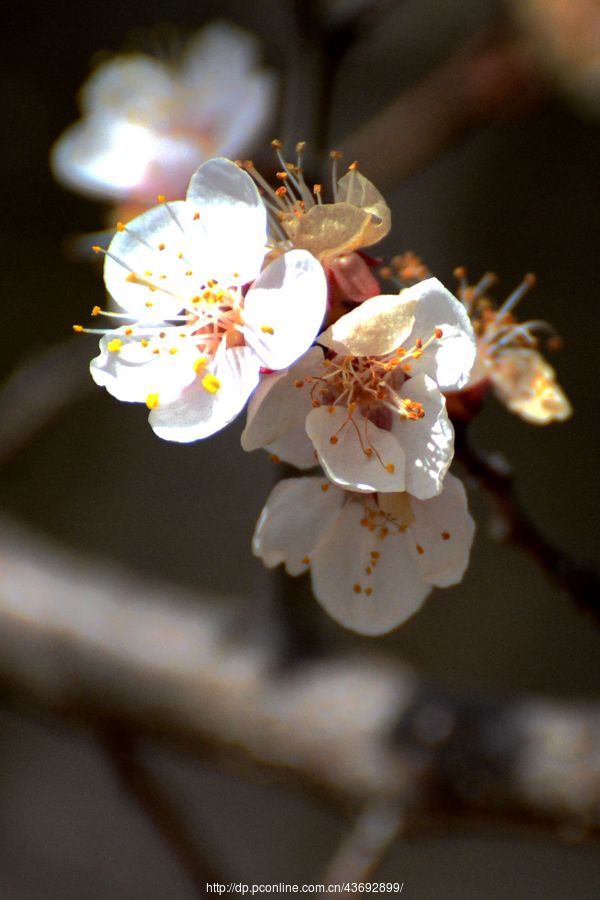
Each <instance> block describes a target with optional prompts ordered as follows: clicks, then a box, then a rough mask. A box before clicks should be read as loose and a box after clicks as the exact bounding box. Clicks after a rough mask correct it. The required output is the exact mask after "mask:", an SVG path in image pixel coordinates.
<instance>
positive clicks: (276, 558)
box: [252, 478, 344, 575]
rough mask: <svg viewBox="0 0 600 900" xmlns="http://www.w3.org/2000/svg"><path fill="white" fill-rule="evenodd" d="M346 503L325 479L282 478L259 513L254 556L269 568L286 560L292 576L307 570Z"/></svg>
mask: <svg viewBox="0 0 600 900" xmlns="http://www.w3.org/2000/svg"><path fill="white" fill-rule="evenodd" d="M324 488H325V490H324ZM343 502H344V495H343V493H342V491H339V490H338V489H337V488H336V487H334V486H333V485H331V484H330V483H329V482H328V481H327V480H326V479H325V478H289V479H285V480H284V481H280V482H279V484H277V485H276V486H275V488H274V489H273V490H272V491H271V494H270V496H269V499H268V500H267V503H266V505H265V507H264V509H263V511H262V513H261V514H260V518H259V520H258V524H257V526H256V530H255V532H254V537H253V539H252V550H253V552H254V554H255V556H259V557H260V558H261V559H262V561H263V562H264V564H265V565H266V566H268V567H269V568H272V567H273V566H277V565H278V564H279V563H282V562H283V563H285V568H286V570H287V572H289V574H290V575H300V574H301V573H302V572H305V571H306V569H307V568H308V566H309V564H310V563H309V560H310V556H311V554H312V552H313V549H314V548H315V546H316V545H317V544H318V543H319V541H320V540H321V539H322V537H323V536H324V535H325V534H326V533H327V530H328V529H329V528H331V526H332V525H333V524H334V523H335V519H336V516H337V513H338V511H339V509H340V507H341V506H342V504H343Z"/></svg>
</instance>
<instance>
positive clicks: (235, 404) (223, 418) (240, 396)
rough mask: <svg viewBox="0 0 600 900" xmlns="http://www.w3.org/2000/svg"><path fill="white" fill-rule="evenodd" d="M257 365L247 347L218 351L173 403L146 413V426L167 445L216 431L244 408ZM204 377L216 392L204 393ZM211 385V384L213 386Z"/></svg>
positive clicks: (258, 367)
mask: <svg viewBox="0 0 600 900" xmlns="http://www.w3.org/2000/svg"><path fill="white" fill-rule="evenodd" d="M259 369H260V363H259V361H258V359H257V358H256V356H255V355H254V353H252V351H251V350H250V348H249V347H233V348H230V349H228V350H222V349H221V348H220V349H219V351H218V352H217V355H216V356H215V359H214V360H213V362H212V363H211V364H209V365H208V366H207V367H206V369H203V370H202V371H201V372H200V373H199V374H198V377H197V378H196V380H195V381H194V382H193V383H192V384H191V385H190V386H189V387H188V388H186V389H185V390H184V391H183V393H182V394H181V396H180V397H179V399H178V400H176V401H175V402H174V403H169V404H166V405H164V406H163V405H160V406H158V407H157V409H154V410H152V412H151V413H150V417H149V421H150V425H151V426H152V428H153V429H154V431H155V432H156V434H157V435H158V436H159V437H161V438H164V439H165V440H167V441H178V442H180V443H189V442H190V441H198V440H201V439H202V438H205V437H208V436H209V435H211V434H214V433H215V432H216V431H220V429H221V428H224V427H225V426H226V425H228V424H229V422H231V421H232V420H233V419H235V417H236V416H237V415H238V413H240V412H241V410H242V409H243V407H244V404H245V403H246V401H247V399H248V397H249V396H250V394H251V393H252V391H253V390H254V388H255V387H256V384H257V383H258V378H259ZM206 375H214V376H215V378H216V379H217V380H218V389H217V390H216V391H214V392H212V391H210V390H207V389H206V387H205V386H204V384H203V381H204V378H205V376H206ZM213 384H214V383H213Z"/></svg>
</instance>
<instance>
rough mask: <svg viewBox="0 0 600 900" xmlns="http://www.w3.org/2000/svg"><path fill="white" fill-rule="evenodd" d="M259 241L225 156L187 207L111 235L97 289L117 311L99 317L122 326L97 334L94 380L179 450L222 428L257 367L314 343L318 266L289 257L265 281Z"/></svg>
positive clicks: (243, 188) (259, 221)
mask: <svg viewBox="0 0 600 900" xmlns="http://www.w3.org/2000/svg"><path fill="white" fill-rule="evenodd" d="M265 242H266V212H265V208H264V205H263V202H262V200H261V198H260V196H259V193H258V190H257V188H256V186H255V185H254V182H253V181H252V179H251V178H250V177H249V176H248V175H247V174H246V173H245V172H243V171H242V170H241V169H239V168H238V167H237V166H236V165H235V164H234V163H232V162H230V161H229V160H226V159H215V160H210V161H209V162H207V163H205V164H204V165H203V166H201V167H200V168H199V169H198V171H197V172H196V173H195V175H194V176H193V178H192V180H191V182H190V186H189V189H188V193H187V199H186V200H180V201H176V202H173V203H163V204H161V205H159V206H157V207H155V208H153V209H150V210H148V211H147V212H145V213H143V214H142V215H141V216H139V217H138V218H137V219H134V220H133V221H132V222H131V223H129V224H128V225H127V226H123V225H121V226H120V227H119V230H118V231H117V234H116V235H115V237H114V238H113V240H112V242H111V244H110V246H109V248H108V250H107V251H106V259H105V266H104V280H105V283H106V287H107V289H108V291H109V293H110V294H111V295H112V297H113V298H114V300H115V302H116V303H117V304H118V306H119V307H121V309H122V310H124V312H123V313H121V314H119V313H110V312H109V313H106V315H108V316H112V317H117V318H120V319H125V320H127V321H128V324H125V325H122V326H121V327H120V328H118V329H117V330H115V331H112V332H109V333H108V334H105V335H104V337H103V338H102V340H101V341H100V350H101V352H100V355H99V356H98V357H97V358H96V359H94V360H93V361H92V363H91V372H92V377H93V378H94V380H95V381H96V383H97V384H99V385H101V386H104V387H106V388H107V390H108V391H109V392H110V393H111V394H113V395H114V396H115V397H117V398H118V399H119V400H126V401H134V402H136V401H137V402H145V403H146V404H147V406H148V407H149V408H150V409H151V410H152V412H151V414H150V424H151V425H152V427H153V428H154V430H155V432H156V433H157V434H158V435H159V436H160V437H163V438H166V439H168V440H174V441H186V442H187V441H193V440H198V439H199V438H203V437H206V436H207V435H210V434H212V433H213V432H215V431H217V430H218V429H220V428H223V427H224V426H225V425H226V424H227V423H228V422H230V421H231V420H232V419H233V418H234V417H235V416H236V415H237V414H238V413H239V411H240V410H241V409H242V407H243V406H244V403H245V402H246V400H247V399H248V397H249V395H250V393H251V392H252V390H253V389H254V388H255V386H256V384H257V383H258V380H259V373H260V369H261V367H266V368H268V369H272V370H277V369H282V368H284V367H286V366H289V365H290V364H291V363H293V362H294V361H295V360H296V359H297V358H298V357H299V356H300V355H301V354H302V353H304V352H305V351H306V349H307V348H308V347H309V346H310V345H311V343H312V341H313V340H314V338H315V336H316V334H317V332H318V329H319V327H320V324H321V321H322V319H323V315H324V312H325V305H326V294H327V288H326V282H325V276H324V273H323V269H322V267H321V265H320V264H319V263H318V262H317V261H316V260H315V259H314V257H312V256H311V255H310V254H309V253H306V252H305V251H300V250H294V251H291V252H289V253H284V254H283V255H281V256H279V257H278V258H277V259H275V260H274V261H273V262H272V263H271V264H270V265H268V266H267V267H266V268H265V269H264V270H263V271H262V272H261V267H262V265H263V262H264V256H265ZM98 249H99V248H98ZM249 283H251V286H250V287H249V289H248V290H246V289H245V286H246V285H248V284H249ZM94 312H95V313H100V312H101V310H99V309H96V310H94ZM76 330H83V329H81V327H80V326H77V327H76Z"/></svg>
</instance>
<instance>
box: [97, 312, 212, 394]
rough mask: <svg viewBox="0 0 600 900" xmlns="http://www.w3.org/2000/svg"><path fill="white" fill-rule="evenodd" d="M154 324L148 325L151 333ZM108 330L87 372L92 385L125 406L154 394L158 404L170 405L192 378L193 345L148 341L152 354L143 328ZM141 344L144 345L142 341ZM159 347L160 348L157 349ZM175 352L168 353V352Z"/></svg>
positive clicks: (194, 354) (194, 375)
mask: <svg viewBox="0 0 600 900" xmlns="http://www.w3.org/2000/svg"><path fill="white" fill-rule="evenodd" d="M155 330H156V325H153V326H152V331H155ZM127 331H132V329H131V328H125V327H123V328H120V329H118V330H117V331H111V332H109V333H108V334H106V335H104V337H103V338H102V339H101V340H100V355H99V356H97V357H95V359H93V360H92V361H91V363H90V373H91V375H92V378H93V379H94V381H95V382H96V384H98V385H100V387H105V388H106V390H107V391H108V392H109V393H110V394H112V396H113V397H116V398H117V400H122V401H125V402H129V403H145V402H146V399H147V397H148V395H150V394H156V395H158V397H159V402H160V403H170V402H171V401H173V400H175V399H176V398H177V397H178V396H179V394H180V393H181V391H182V390H183V389H184V388H185V387H186V386H187V385H188V384H191V382H192V381H193V380H194V379H195V377H196V372H195V371H194V360H195V358H196V357H197V355H198V354H197V352H196V350H195V348H194V347H193V346H187V345H185V344H184V342H182V341H179V342H176V341H174V340H171V341H170V342H168V341H156V339H155V340H154V341H153V342H152V344H153V345H154V346H155V348H156V349H157V350H158V351H159V352H157V353H154V352H153V349H152V346H151V344H150V343H148V341H147V340H146V338H145V335H146V334H148V333H149V332H145V331H144V329H143V326H140V325H136V328H135V332H134V333H133V334H132V335H130V336H129V335H127V333H126V332H127ZM115 340H118V342H119V343H120V347H119V349H118V350H117V351H114V350H113V351H111V350H110V349H109V345H110V344H111V343H112V342H114V341H115ZM143 341H144V342H145V344H146V346H144V344H143V343H142V342H143ZM159 348H160V349H159ZM171 350H173V351H175V352H174V353H171V352H170V351H171Z"/></svg>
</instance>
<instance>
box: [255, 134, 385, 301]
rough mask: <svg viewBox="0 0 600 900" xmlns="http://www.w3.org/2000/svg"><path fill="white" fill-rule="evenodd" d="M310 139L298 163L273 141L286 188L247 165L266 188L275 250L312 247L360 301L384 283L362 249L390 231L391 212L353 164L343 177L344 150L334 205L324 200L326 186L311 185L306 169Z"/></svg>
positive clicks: (342, 288) (334, 175) (334, 182)
mask: <svg viewBox="0 0 600 900" xmlns="http://www.w3.org/2000/svg"><path fill="white" fill-rule="evenodd" d="M304 146H305V145H304V143H299V144H297V146H296V149H297V152H298V157H297V162H296V163H291V162H286V161H285V159H284V157H283V154H282V152H281V143H280V142H279V141H273V147H274V148H275V150H276V152H277V154H278V158H279V163H280V166H281V171H280V172H278V173H277V177H278V179H279V181H280V186H279V187H278V188H277V189H274V188H272V187H271V186H270V185H269V183H268V182H267V181H266V180H265V179H264V178H263V177H262V176H261V174H260V173H259V172H258V171H257V170H256V168H255V167H254V165H253V163H252V162H251V161H250V160H246V161H245V162H244V166H245V168H246V169H247V170H248V171H249V172H250V174H251V175H252V177H253V178H254V179H255V180H256V181H257V183H258V184H260V186H261V187H262V189H263V190H264V192H265V196H266V198H267V201H268V203H269V204H270V207H271V210H272V215H271V231H272V235H273V241H274V246H275V248H278V249H280V250H281V249H291V248H292V247H294V248H296V249H302V250H308V251H309V252H310V253H312V254H313V256H315V257H316V258H317V259H318V260H320V262H321V263H322V264H323V266H324V267H325V269H326V271H327V273H328V276H329V278H330V280H331V281H332V282H333V285H334V286H335V287H336V288H337V291H338V292H341V293H342V294H343V295H344V297H345V298H346V299H347V300H350V301H351V302H354V303H358V302H361V301H362V300H365V299H367V298H368V297H373V296H375V295H376V294H378V293H379V284H378V282H377V280H376V279H375V278H374V276H373V275H372V274H371V271H370V268H369V266H368V265H367V263H366V262H365V260H364V259H363V258H362V257H361V256H360V255H359V254H358V253H357V252H356V251H358V250H361V249H363V248H364V247H370V246H371V245H373V244H375V243H377V241H380V240H382V238H384V237H385V236H386V234H387V233H388V232H389V230H390V223H391V214H390V210H389V208H388V205H387V203H386V202H385V200H384V198H383V197H382V195H381V194H380V193H379V191H378V190H377V188H376V187H375V186H374V185H373V184H371V182H370V181H369V180H368V179H367V178H365V176H364V175H362V174H361V172H359V170H358V165H357V163H352V164H351V165H350V166H349V168H348V171H347V172H346V173H345V175H343V176H342V177H341V178H339V179H338V161H339V159H340V158H341V154H340V153H338V152H336V151H332V153H331V158H332V171H331V187H332V196H333V202H332V203H325V202H324V201H323V196H322V195H323V186H322V185H321V184H315V185H313V187H312V189H311V188H309V186H308V185H307V183H306V181H305V178H304V172H303V169H302V155H303V152H304Z"/></svg>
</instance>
